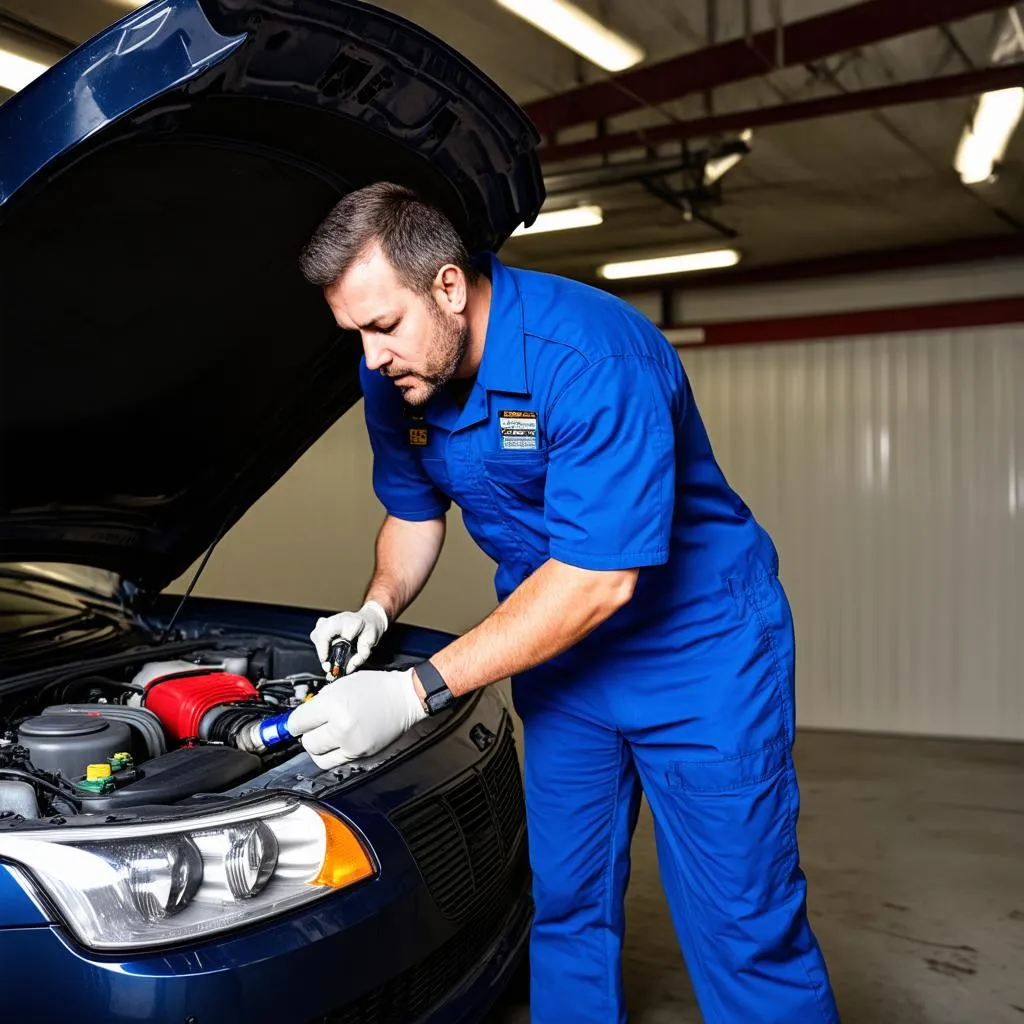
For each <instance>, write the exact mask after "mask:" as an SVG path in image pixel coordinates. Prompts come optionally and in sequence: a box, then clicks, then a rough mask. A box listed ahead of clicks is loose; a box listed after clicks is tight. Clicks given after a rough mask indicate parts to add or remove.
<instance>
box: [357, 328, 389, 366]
mask: <svg viewBox="0 0 1024 1024" xmlns="http://www.w3.org/2000/svg"><path fill="white" fill-rule="evenodd" d="M363 355H364V356H366V368H367V369H368V370H379V369H380V368H381V367H382V366H387V364H388V363H390V362H391V353H390V352H388V349H387V346H386V345H382V344H381V343H380V341H378V340H377V339H376V338H375V337H374V336H373V335H372V334H371V335H367V334H364V335H363Z"/></svg>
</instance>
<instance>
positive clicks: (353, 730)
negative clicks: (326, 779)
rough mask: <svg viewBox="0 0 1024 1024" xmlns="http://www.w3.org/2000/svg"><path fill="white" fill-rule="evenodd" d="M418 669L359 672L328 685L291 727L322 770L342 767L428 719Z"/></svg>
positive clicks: (297, 714) (295, 714)
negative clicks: (418, 691)
mask: <svg viewBox="0 0 1024 1024" xmlns="http://www.w3.org/2000/svg"><path fill="white" fill-rule="evenodd" d="M413 678H414V677H413V673H412V669H406V670H405V671H403V672H356V673H355V674H354V675H352V676H350V677H348V678H346V679H339V680H337V681H336V682H333V683H328V684H327V685H326V686H325V687H324V688H323V689H322V690H321V691H320V692H319V693H318V694H317V695H316V696H315V697H314V698H313V699H312V700H307V701H306V703H305V704H300V705H299V706H298V707H297V708H296V709H295V710H294V711H293V712H292V713H291V715H290V717H289V718H288V731H289V732H290V733H291V734H292V735H293V736H301V737H302V745H303V746H304V747H305V748H306V751H307V753H308V754H309V756H310V757H312V758H313V761H314V763H315V764H316V766H317V767H318V768H322V769H326V768H336V767H337V766H338V765H339V764H344V763H345V762H346V761H352V760H354V759H355V758H357V757H367V756H369V755H370V754H375V753H377V751H378V750H383V749H384V747H386V746H388V745H389V744H391V743H394V741H395V740H397V739H398V737H399V736H401V735H402V734H403V733H404V732H407V731H408V730H409V729H411V728H412V727H413V726H414V725H415V724H416V723H417V722H419V721H422V720H423V719H424V718H426V717H427V712H426V710H425V709H424V707H423V702H422V701H421V700H420V698H419V697H418V696H417V694H416V687H415V683H414V682H413Z"/></svg>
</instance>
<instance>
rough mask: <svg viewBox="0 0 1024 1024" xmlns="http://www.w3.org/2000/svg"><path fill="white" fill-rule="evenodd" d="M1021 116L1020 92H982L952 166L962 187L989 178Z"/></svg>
mask: <svg viewBox="0 0 1024 1024" xmlns="http://www.w3.org/2000/svg"><path fill="white" fill-rule="evenodd" d="M1022 114H1024V88H1016V89H999V90H997V91H996V92H986V93H984V94H983V95H982V97H981V99H980V100H979V101H978V110H977V112H976V113H975V115H974V124H973V125H972V126H971V127H970V128H967V129H965V131H964V134H963V136H962V138H961V139H960V146H959V148H958V149H957V153H956V160H955V161H954V166H955V167H956V170H957V173H958V174H959V175H960V180H961V181H962V182H963V183H964V184H965V185H977V184H979V183H980V182H983V181H988V179H989V178H991V177H992V168H993V166H994V165H995V164H996V163H998V162H999V161H1000V160H1001V159H1002V157H1003V154H1004V153H1005V152H1006V147H1007V146H1008V145H1009V143H1010V138H1011V136H1012V135H1013V133H1014V131H1015V130H1016V128H1017V125H1018V124H1019V122H1020V119H1021V115H1022Z"/></svg>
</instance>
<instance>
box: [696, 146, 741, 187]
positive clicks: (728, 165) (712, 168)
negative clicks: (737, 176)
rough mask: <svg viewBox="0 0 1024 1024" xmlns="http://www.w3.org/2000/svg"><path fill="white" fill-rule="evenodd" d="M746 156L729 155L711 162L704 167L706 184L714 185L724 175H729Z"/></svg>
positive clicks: (738, 154) (739, 154)
mask: <svg viewBox="0 0 1024 1024" xmlns="http://www.w3.org/2000/svg"><path fill="white" fill-rule="evenodd" d="M745 156H746V153H729V154H728V155H726V156H720V157H716V158H715V159H714V160H709V161H708V162H707V163H706V164H705V165H704V184H705V185H713V184H714V183H715V182H716V181H718V179H719V178H721V177H722V176H723V175H725V174H728V173H729V171H731V170H732V169H733V168H734V167H735V166H736V165H737V164H738V163H739V162H740V161H741V160H742V159H743V158H744V157H745Z"/></svg>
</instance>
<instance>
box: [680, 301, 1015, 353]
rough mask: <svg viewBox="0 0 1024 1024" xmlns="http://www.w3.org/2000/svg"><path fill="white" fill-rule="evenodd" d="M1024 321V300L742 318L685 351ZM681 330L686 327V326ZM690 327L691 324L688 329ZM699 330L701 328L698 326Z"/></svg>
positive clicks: (709, 327)
mask: <svg viewBox="0 0 1024 1024" xmlns="http://www.w3.org/2000/svg"><path fill="white" fill-rule="evenodd" d="M1010 323H1024V297H1016V298H1008V299H983V300H980V301H977V302H951V303H947V304H945V305H940V306H914V307H910V308H904V309H870V310H863V311H861V312H857V313H829V314H823V315H815V316H797V317H779V318H777V319H766V320H738V321H734V322H731V323H715V324H706V325H703V326H702V327H701V328H700V329H702V330H703V331H704V340H703V341H702V342H693V343H690V342H681V343H679V346H678V347H679V348H691V347H706V346H707V345H757V344H767V343H770V342H780V341H808V340H812V339H815V340H816V339H826V338H845V337H850V336H851V335H864V334H899V333H907V332H912V331H937V330H948V329H949V328H953V327H984V326H991V325H993V324H1010ZM680 326H681V325H680ZM686 326H687V328H689V327H690V325H686ZM692 326H693V327H694V328H697V327H698V325H696V324H694V325H692Z"/></svg>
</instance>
